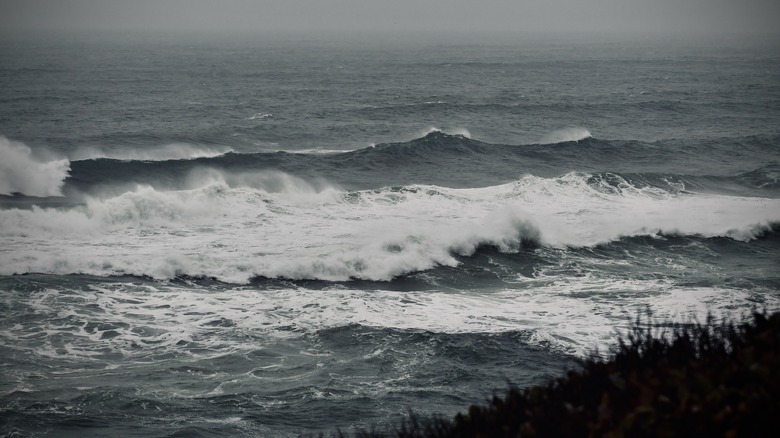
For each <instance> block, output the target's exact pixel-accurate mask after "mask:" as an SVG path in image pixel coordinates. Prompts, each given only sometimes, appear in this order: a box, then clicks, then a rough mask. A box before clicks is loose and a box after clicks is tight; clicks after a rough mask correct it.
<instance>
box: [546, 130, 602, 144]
mask: <svg viewBox="0 0 780 438" xmlns="http://www.w3.org/2000/svg"><path fill="white" fill-rule="evenodd" d="M591 137H592V135H591V134H590V131H588V130H587V129H585V128H582V127H575V126H572V127H569V128H563V129H558V130H555V131H553V132H550V133H549V134H547V135H545V136H544V137H542V139H541V140H540V141H539V143H541V144H553V143H565V142H569V141H580V140H585V139H586V138H591Z"/></svg>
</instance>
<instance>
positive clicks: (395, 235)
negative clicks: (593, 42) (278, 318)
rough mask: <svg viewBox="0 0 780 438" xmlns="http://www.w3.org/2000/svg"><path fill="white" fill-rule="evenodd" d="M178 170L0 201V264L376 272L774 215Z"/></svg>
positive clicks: (547, 182) (152, 270)
mask: <svg viewBox="0 0 780 438" xmlns="http://www.w3.org/2000/svg"><path fill="white" fill-rule="evenodd" d="M190 184H191V188H188V189H184V190H168V191H165V190H159V189H156V188H154V187H151V186H148V185H140V186H136V187H134V188H132V189H131V190H128V191H125V192H122V193H119V194H110V193H106V194H104V195H102V196H99V195H90V196H87V197H86V198H85V201H84V203H82V204H80V205H75V206H73V207H70V208H40V207H34V208H32V209H30V210H19V209H9V210H0V230H1V231H0V237H2V238H3V240H4V241H6V242H7V245H6V247H7V248H6V251H5V252H3V253H1V254H0V266H1V267H0V273H2V274H21V273H30V272H38V273H52V274H68V273H85V274H92V275H138V276H148V277H152V278H157V279H170V278H175V277H178V276H192V277H213V278H216V279H218V280H221V281H225V282H233V283H246V282H248V281H251V280H252V279H253V278H257V277H265V278H284V279H294V280H328V281H349V280H358V279H361V280H378V281H389V280H392V279H394V278H397V277H399V276H404V275H408V274H411V273H415V272H421V271H426V270H430V269H433V268H436V267H452V268H457V267H459V266H460V265H461V263H462V258H463V257H470V256H473V255H474V254H476V253H478V252H479V251H481V250H483V249H487V248H492V249H493V250H496V251H498V252H500V253H520V254H523V253H528V254H532V253H534V252H535V251H538V250H545V248H548V249H554V250H556V251H560V250H563V251H567V248H582V247H593V246H596V245H600V244H604V243H609V242H615V241H619V240H620V239H623V238H625V237H631V236H660V235H683V236H695V237H697V238H701V239H708V238H720V237H725V238H729V239H733V240H737V241H744V242H749V241H751V240H753V239H756V238H757V237H760V236H762V235H766V233H774V232H775V230H776V224H777V223H778V222H780V200H777V199H767V198H752V197H739V196H724V195H705V194H690V193H685V192H680V191H675V190H669V189H664V188H660V187H656V186H650V185H644V186H643V185H632V184H630V183H629V182H628V181H626V180H625V179H623V178H622V177H620V176H619V175H612V174H584V173H577V172H573V173H568V174H566V175H563V176H561V177H555V178H541V177H535V176H526V177H523V178H521V179H520V180H517V181H514V182H511V183H508V184H502V185H497V186H489V187H484V188H470V189H453V188H447V187H441V186H433V185H407V186H393V187H384V188H381V189H376V190H356V191H350V190H339V189H336V188H333V187H331V186H326V185H321V186H315V185H312V184H310V183H308V182H306V181H304V180H301V179H299V178H297V177H294V176H291V175H288V174H285V173H282V172H254V173H243V174H234V173H230V172H225V171H217V170H213V169H212V170H209V171H203V172H202V173H196V174H193V176H192V177H191V183H190Z"/></svg>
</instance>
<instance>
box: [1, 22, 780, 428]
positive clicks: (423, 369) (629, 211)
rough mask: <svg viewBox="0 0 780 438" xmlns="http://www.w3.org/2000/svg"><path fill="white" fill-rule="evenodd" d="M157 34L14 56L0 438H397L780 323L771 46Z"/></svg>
mask: <svg viewBox="0 0 780 438" xmlns="http://www.w3.org/2000/svg"><path fill="white" fill-rule="evenodd" d="M159 38H160V40H159V44H155V45H151V46H150V45H149V44H148V43H147V42H146V41H147V40H145V39H143V38H140V39H130V40H120V39H111V38H108V39H106V40H103V41H81V40H73V41H71V40H67V39H64V40H62V41H57V42H50V43H47V44H37V43H36V42H35V41H33V40H31V41H23V40H20V41H17V42H15V43H13V44H12V43H9V42H3V45H2V52H3V54H5V55H6V56H5V59H7V60H8V61H9V62H8V63H3V65H2V66H0V78H2V81H3V84H4V85H5V86H4V87H0V135H2V137H0V158H1V160H0V314H1V315H2V317H0V366H1V367H2V372H0V376H2V377H0V430H1V431H2V433H3V434H14V433H16V434H21V435H58V436H63V435H78V436H103V435H106V434H110V435H122V436H169V435H172V434H183V435H194V436H213V435H240V436H247V435H248V436H296V435H298V434H300V433H314V434H316V433H319V432H325V433H327V432H329V431H333V430H335V429H336V428H341V429H342V430H347V431H354V430H357V429H359V428H370V427H371V426H372V425H378V426H379V427H385V426H392V425H393V424H397V422H398V421H401V420H402V419H403V418H405V417H406V416H407V415H408V411H409V410H412V411H414V412H417V413H420V414H423V415H444V416H450V415H454V414H455V413H456V412H458V411H463V410H465V409H467V408H468V406H469V405H470V404H471V403H479V402H481V401H483V400H485V399H486V398H487V397H490V396H491V395H492V394H493V393H494V392H499V393H500V392H501V391H503V390H504V389H506V388H507V384H508V383H511V384H514V385H518V386H521V387H525V386H530V385H535V384H544V383H545V382H547V381H548V379H550V378H554V377H556V376H559V375H561V373H563V372H564V371H565V370H566V369H571V368H574V367H576V366H577V361H578V360H579V359H582V358H583V357H586V356H587V355H589V354H601V355H606V354H609V351H610V348H613V347H614V346H615V345H616V342H617V336H618V334H619V333H621V332H622V331H624V330H625V329H626V327H627V326H628V324H629V321H630V320H631V319H632V318H634V317H636V316H637V315H638V314H643V315H644V314H645V312H648V311H650V312H652V314H653V315H654V317H655V318H657V319H658V320H659V321H662V322H668V321H678V322H685V321H690V320H692V319H699V320H703V319H705V318H706V317H707V315H713V316H715V317H717V318H729V317H739V316H740V315H744V314H746V313H749V312H751V311H753V310H769V311H775V310H780V276H779V275H778V273H779V272H780V233H779V232H780V131H778V126H780V124H778V123H777V122H778V121H780V76H778V72H780V68H779V67H780V66H779V65H778V64H780V58H778V57H777V56H776V55H775V54H776V53H777V52H776V51H775V50H774V49H773V47H774V46H773V45H772V44H771V43H768V42H761V43H760V44H759V43H757V42H754V41H734V40H732V41H726V42H723V41H720V42H718V44H715V43H714V42H703V41H701V42H698V43H696V44H693V43H691V44H690V45H679V44H672V43H670V42H669V41H667V40H663V39H659V40H652V41H651V40H641V41H639V40H637V41H630V42H625V43H624V44H623V46H621V48H620V50H617V49H616V47H615V46H614V44H613V43H612V42H609V41H594V42H592V44H584V43H581V42H576V41H570V42H568V43H566V44H560V43H557V42H545V41H537V40H528V41H519V40H518V41H514V40H513V41H509V42H507V41H501V42H496V41H493V42H486V43H485V44H484V45H468V44H466V45H461V44H456V43H454V42H451V43H447V42H445V43H442V44H431V45H430V46H427V45H423V46H421V47H414V48H412V47H409V46H407V45H404V44H401V43H398V44H396V45H393V44H390V43H388V42H382V43H381V44H380V43H379V42H375V43H370V42H366V41H361V42H356V41H346V40H345V41H343V42H340V43H339V44H326V45H322V44H319V43H315V42H307V41H297V40H296V41H286V40H272V41H264V42H257V41H247V40H240V41H238V40H224V41H222V40H219V41H217V40H214V41H211V40H210V41H196V42H192V41H178V40H175V39H170V38H167V39H166V38H165V37H162V36H161V37H159ZM85 44H86V46H87V47H89V48H90V51H89V53H90V56H89V57H82V58H79V59H81V62H76V61H74V59H76V58H74V56H75V54H77V53H80V50H82V48H83V47H85V46H84V45H85ZM122 54H124V55H122ZM144 59H145V60H146V61H143V60H144ZM228 65H229V66H230V67H229V68H228V67H227V66H228ZM594 77H598V78H601V80H599V81H594V80H593V78H594ZM84 78H89V80H84ZM187 78H189V79H187ZM193 81H195V82H197V83H199V84H206V85H207V86H197V87H196V86H194V85H193V84H194V83H195V82H193ZM43 89H45V90H48V91H47V92H46V93H39V92H38V91H37V90H43ZM85 102H88V104H87V103H85Z"/></svg>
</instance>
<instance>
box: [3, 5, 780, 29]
mask: <svg viewBox="0 0 780 438" xmlns="http://www.w3.org/2000/svg"><path fill="white" fill-rule="evenodd" d="M778 23H780V1H777V0H481V1H474V0H395V1H384V0H383V1H365V0H132V1H128V0H0V28H2V29H4V30H5V31H11V32H13V31H18V30H28V31H29V30H32V31H43V32H47V31H56V30H85V31H91V30H130V31H132V30H138V31H172V32H177V31H196V32H258V33H270V32H281V31H288V32H320V31H340V32H394V33H395V32H397V33H404V32H407V33H408V32H501V33H503V32H600V33H613V32H620V33H623V32H649V33H666V32H684V33H689V32H690V33H699V32H705V33H724V34H731V33H751V34H752V33H771V34H777V33H778V27H780V26H778Z"/></svg>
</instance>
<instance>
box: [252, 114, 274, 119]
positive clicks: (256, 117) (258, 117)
mask: <svg viewBox="0 0 780 438" xmlns="http://www.w3.org/2000/svg"><path fill="white" fill-rule="evenodd" d="M273 116H274V115H273V114H271V113H255V114H254V115H252V116H251V117H249V120H262V119H270V118H272V117H273Z"/></svg>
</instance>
